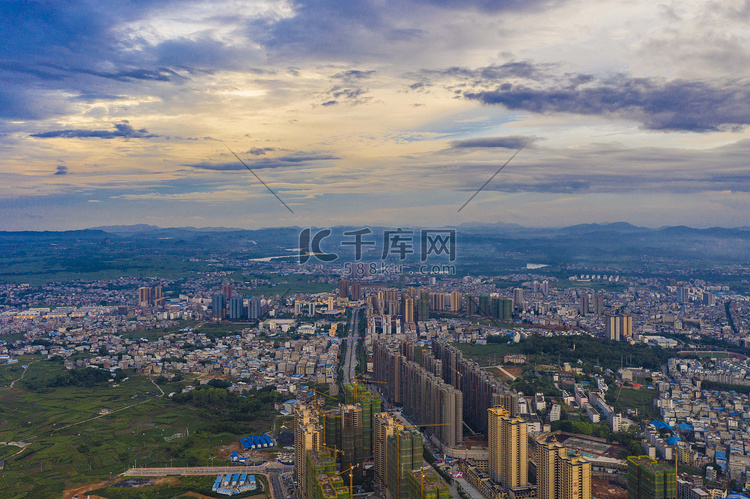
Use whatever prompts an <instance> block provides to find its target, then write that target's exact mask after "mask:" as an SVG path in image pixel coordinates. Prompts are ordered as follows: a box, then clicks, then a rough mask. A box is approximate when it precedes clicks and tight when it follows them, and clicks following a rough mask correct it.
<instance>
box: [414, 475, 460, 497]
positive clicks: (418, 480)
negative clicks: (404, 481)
mask: <svg viewBox="0 0 750 499" xmlns="http://www.w3.org/2000/svg"><path fill="white" fill-rule="evenodd" d="M408 483H409V495H408V496H407V498H408V499H449V498H450V496H451V495H450V488H449V486H448V484H447V483H446V482H445V480H443V479H442V478H441V477H440V475H438V474H437V473H436V472H435V470H434V469H432V468H427V469H418V470H413V471H411V472H409V477H408Z"/></svg>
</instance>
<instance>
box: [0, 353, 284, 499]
mask: <svg viewBox="0 0 750 499" xmlns="http://www.w3.org/2000/svg"><path fill="white" fill-rule="evenodd" d="M65 373H66V371H65V370H64V368H63V367H62V363H60V362H53V361H48V360H40V359H38V360H37V361H36V362H34V363H33V364H32V365H31V367H30V368H29V370H28V372H27V374H26V377H25V378H24V380H23V382H21V383H17V384H16V387H14V388H12V389H7V388H6V389H3V390H0V442H10V441H22V442H28V443H29V445H28V447H26V448H25V449H24V450H23V451H22V452H21V453H20V454H17V455H13V454H15V453H17V452H18V451H19V450H20V449H19V448H17V447H8V446H0V459H5V461H6V462H5V470H4V471H3V472H1V473H0V498H16V497H18V498H21V497H56V496H60V494H61V493H62V491H63V489H65V488H70V487H71V486H76V485H84V484H87V483H91V482H95V481H99V480H103V479H109V478H110V476H111V475H116V474H118V473H121V472H123V471H125V470H126V469H127V468H129V467H131V466H133V464H135V463H136V461H137V463H138V466H164V465H170V464H172V465H174V466H196V465H208V464H211V457H216V456H217V452H216V450H215V448H216V447H217V446H220V445H226V444H228V443H231V442H234V441H237V440H238V439H239V438H240V437H241V436H246V435H248V434H257V433H261V432H265V431H269V430H271V424H272V417H271V414H270V413H268V412H267V411H265V410H264V411H263V412H261V413H258V414H257V415H256V414H252V415H247V417H246V418H245V419H247V420H246V421H235V422H228V421H226V420H224V419H223V418H222V417H221V416H219V417H217V416H216V415H215V414H211V413H209V412H208V411H206V410H204V409H203V408H200V409H198V408H196V407H194V406H191V405H189V404H185V403H177V402H174V401H172V400H170V399H169V398H167V397H161V396H160V392H159V390H158V389H157V387H156V386H155V385H154V384H153V383H152V382H151V380H150V379H149V378H147V377H145V376H138V375H130V377H129V379H128V380H127V381H123V382H120V384H119V386H117V387H115V386H112V384H110V383H106V382H105V383H104V384H98V385H96V386H94V387H93V388H86V387H82V386H64V387H54V388H42V389H41V390H39V389H38V390H37V391H30V390H29V389H27V388H26V386H25V383H26V381H29V382H30V383H34V384H36V385H37V386H44V383H46V382H48V381H49V380H52V379H55V378H56V377H58V376H61V375H65ZM16 377H18V371H17V370H16V366H0V380H2V381H6V380H9V379H14V378H16ZM162 389H163V390H164V391H165V392H166V393H169V392H171V391H174V390H177V389H179V385H170V384H166V385H164V386H162ZM102 409H108V410H109V411H112V413H111V414H107V415H103V416H100V417H97V416H99V415H100V414H99V413H100V411H101V410H102ZM91 418H95V419H91ZM85 420H88V421H85ZM84 421H85V422H84ZM74 423H80V424H74ZM68 425H72V426H68ZM185 430H189V436H187V437H177V438H174V439H172V440H171V441H169V442H167V441H165V437H172V436H174V435H175V434H178V433H181V432H184V431H185ZM216 464H219V463H218V462H216Z"/></svg>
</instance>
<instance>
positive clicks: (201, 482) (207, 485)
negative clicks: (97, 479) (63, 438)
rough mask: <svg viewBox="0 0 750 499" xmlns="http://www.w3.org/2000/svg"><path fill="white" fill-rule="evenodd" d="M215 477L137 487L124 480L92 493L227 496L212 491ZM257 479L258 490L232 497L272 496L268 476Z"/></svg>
mask: <svg viewBox="0 0 750 499" xmlns="http://www.w3.org/2000/svg"><path fill="white" fill-rule="evenodd" d="M215 478H216V477H215V476H183V477H167V478H162V479H154V480H149V481H148V482H147V483H146V484H145V485H139V486H135V487H134V486H130V487H128V486H127V484H128V481H127V480H122V481H120V482H118V483H117V484H115V486H112V487H105V488H102V489H97V490H92V491H91V494H93V495H97V496H99V497H106V498H107V499H140V498H142V497H147V498H148V499H162V498H163V499H169V498H172V497H188V494H187V493H188V492H197V493H198V494H203V495H205V496H208V497H226V496H221V495H218V494H215V493H213V492H212V491H211V486H212V485H213V484H214V479H215ZM255 479H256V481H257V482H258V490H254V491H252V492H246V493H244V494H240V495H236V496H232V497H239V498H242V497H257V498H258V499H260V498H261V497H263V496H265V497H270V494H267V491H268V478H266V476H265V475H259V474H257V475H255ZM130 483H133V484H138V483H141V482H140V479H135V480H132V481H131V482H130Z"/></svg>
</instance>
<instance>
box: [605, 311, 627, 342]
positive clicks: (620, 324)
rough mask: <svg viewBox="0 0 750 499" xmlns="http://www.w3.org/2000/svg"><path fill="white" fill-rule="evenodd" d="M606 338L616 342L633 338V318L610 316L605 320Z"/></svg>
mask: <svg viewBox="0 0 750 499" xmlns="http://www.w3.org/2000/svg"><path fill="white" fill-rule="evenodd" d="M604 332H605V334H606V337H607V338H609V339H610V340H614V341H625V340H628V339H630V338H632V337H633V317H631V316H630V315H608V316H606V317H605V318H604Z"/></svg>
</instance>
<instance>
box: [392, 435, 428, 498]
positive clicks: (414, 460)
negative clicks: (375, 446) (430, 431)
mask: <svg viewBox="0 0 750 499" xmlns="http://www.w3.org/2000/svg"><path fill="white" fill-rule="evenodd" d="M422 445H423V444H422V434H421V433H419V432H418V431H414V430H406V429H403V428H399V429H396V430H395V431H394V432H393V434H391V435H389V436H388V437H387V438H386V470H385V477H386V479H385V483H386V489H387V490H388V497H389V498H391V499H409V497H410V494H409V473H410V472H411V471H412V470H416V469H419V468H420V467H421V466H422V455H423V449H424V448H423V446H422Z"/></svg>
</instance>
